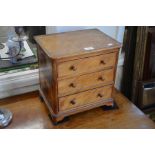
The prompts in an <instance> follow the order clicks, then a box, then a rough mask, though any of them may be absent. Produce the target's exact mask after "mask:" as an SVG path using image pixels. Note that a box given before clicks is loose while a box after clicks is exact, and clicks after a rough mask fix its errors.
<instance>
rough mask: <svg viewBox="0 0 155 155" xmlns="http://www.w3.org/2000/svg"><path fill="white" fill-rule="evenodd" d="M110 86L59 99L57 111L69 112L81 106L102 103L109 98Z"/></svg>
mask: <svg viewBox="0 0 155 155" xmlns="http://www.w3.org/2000/svg"><path fill="white" fill-rule="evenodd" d="M111 94H112V85H108V86H104V87H101V88H97V89H92V90H88V91H85V92H81V93H77V94H74V95H70V96H65V97H62V98H59V110H60V111H63V110H69V109H72V108H75V107H78V106H81V105H86V104H91V103H94V102H99V101H104V100H106V99H108V98H111Z"/></svg>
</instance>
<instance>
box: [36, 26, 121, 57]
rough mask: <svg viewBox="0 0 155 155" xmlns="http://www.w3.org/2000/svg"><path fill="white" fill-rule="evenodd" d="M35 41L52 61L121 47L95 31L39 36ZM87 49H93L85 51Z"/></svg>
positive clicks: (98, 31)
mask: <svg viewBox="0 0 155 155" xmlns="http://www.w3.org/2000/svg"><path fill="white" fill-rule="evenodd" d="M35 40H36V42H37V43H38V44H39V45H40V46H41V47H42V49H45V51H46V53H47V55H48V56H49V57H51V58H53V59H60V58H67V57H72V56H79V55H85V54H89V53H94V52H96V51H100V50H102V49H104V50H105V52H106V51H107V50H110V49H114V48H120V46H121V44H120V43H118V42H117V41H115V40H114V39H112V38H111V37H109V36H107V35H106V34H104V33H103V32H101V31H100V30H97V29H91V30H79V31H72V32H65V33H58V34H51V35H41V36H36V37H35ZM77 40H78V41H77ZM89 47H93V49H92V50H85V48H89ZM103 52H104V51H103Z"/></svg>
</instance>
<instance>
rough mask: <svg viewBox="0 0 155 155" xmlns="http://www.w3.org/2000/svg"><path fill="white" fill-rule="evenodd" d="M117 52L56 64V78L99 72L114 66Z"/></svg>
mask: <svg viewBox="0 0 155 155" xmlns="http://www.w3.org/2000/svg"><path fill="white" fill-rule="evenodd" d="M116 58H117V52H113V53H109V54H104V55H99V56H95V57H88V58H83V59H78V60H73V61H67V62H62V63H60V64H58V77H67V76H73V75H79V74H83V73H89V72H93V71H99V70H102V69H105V68H107V67H112V66H114V65H115V64H116Z"/></svg>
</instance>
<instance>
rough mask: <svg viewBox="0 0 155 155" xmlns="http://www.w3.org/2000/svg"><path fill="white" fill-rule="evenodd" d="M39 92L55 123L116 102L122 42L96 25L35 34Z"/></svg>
mask: <svg viewBox="0 0 155 155" xmlns="http://www.w3.org/2000/svg"><path fill="white" fill-rule="evenodd" d="M35 40H36V42H37V45H38V60H39V79H40V94H41V97H42V98H43V100H44V102H45V103H46V106H47V107H48V110H49V112H50V115H51V117H52V119H53V122H54V123H57V122H59V121H61V120H63V119H64V118H65V117H66V116H69V115H72V114H75V113H78V112H82V111H86V110H89V109H92V108H96V107H99V106H103V105H107V106H112V105H113V98H112V91H113V88H114V82H115V73H116V67H117V60H118V53H119V48H120V43H118V42H117V41H115V40H114V39H112V38H110V37H109V36H107V35H106V34H104V33H102V32H101V31H99V30H97V29H91V30H80V31H73V32H65V33H59V34H52V35H41V36H36V37H35Z"/></svg>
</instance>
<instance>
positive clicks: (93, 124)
mask: <svg viewBox="0 0 155 155" xmlns="http://www.w3.org/2000/svg"><path fill="white" fill-rule="evenodd" d="M113 96H114V98H115V100H116V102H117V104H118V106H119V109H116V110H111V111H103V110H102V108H96V109H93V110H89V111H87V112H83V113H80V114H76V115H73V116H70V117H69V121H67V122H64V123H62V124H60V125H57V126H54V125H53V124H52V122H51V120H50V118H49V117H48V111H47V109H46V107H45V105H44V103H42V102H41V101H40V99H39V96H38V92H35V93H29V94H24V95H20V96H16V97H11V98H7V99H3V100H0V107H5V108H8V109H9V110H11V111H12V112H13V115H14V116H13V120H12V122H11V124H10V125H9V126H8V127H7V128H14V129H15V128H22V129H23V128H28V129H31V128H34V129H44V128H46V129H47V128H49V129H57V128H60V129H62V128H85V129H87V128H94V129H96V128H97V129H98V128H123V129H124V128H155V123H154V122H153V121H152V120H150V119H149V118H148V117H147V116H146V115H144V114H143V112H141V111H140V110H139V109H138V108H137V107H136V106H135V105H133V104H132V103H131V102H130V101H129V100H127V99H126V98H125V97H124V96H123V95H122V94H121V93H119V92H118V91H115V93H114V94H113Z"/></svg>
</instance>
